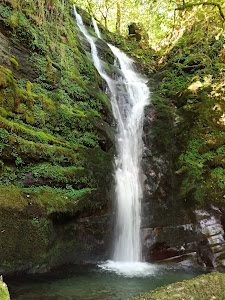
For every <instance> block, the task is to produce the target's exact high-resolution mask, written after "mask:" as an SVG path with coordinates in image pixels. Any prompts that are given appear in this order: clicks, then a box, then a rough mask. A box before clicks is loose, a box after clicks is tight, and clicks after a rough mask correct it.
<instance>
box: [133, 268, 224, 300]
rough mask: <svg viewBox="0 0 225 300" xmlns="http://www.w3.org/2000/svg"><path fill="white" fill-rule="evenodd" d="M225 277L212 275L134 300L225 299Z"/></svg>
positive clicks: (168, 287)
mask: <svg viewBox="0 0 225 300" xmlns="http://www.w3.org/2000/svg"><path fill="white" fill-rule="evenodd" d="M224 286H225V275H224V274H221V273H218V272H216V273H211V274H208V275H201V276H198V277H196V278H194V279H191V280H184V281H182V282H176V283H173V284H170V285H168V286H165V287H160V288H158V289H156V290H153V291H151V292H149V293H146V294H144V295H142V296H139V297H135V298H132V299H133V300H135V299H136V300H138V299H140V300H141V299H142V300H150V299H151V300H172V299H184V300H188V299H193V300H198V299H202V300H207V299H224V297H225V292H224Z"/></svg>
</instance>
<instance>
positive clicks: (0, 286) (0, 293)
mask: <svg viewBox="0 0 225 300" xmlns="http://www.w3.org/2000/svg"><path fill="white" fill-rule="evenodd" d="M0 298H1V300H10V296H9V291H8V288H7V285H6V284H5V283H4V282H2V281H1V282H0Z"/></svg>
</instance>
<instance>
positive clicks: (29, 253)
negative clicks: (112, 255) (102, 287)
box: [0, 1, 115, 273]
mask: <svg viewBox="0 0 225 300" xmlns="http://www.w3.org/2000/svg"><path fill="white" fill-rule="evenodd" d="M69 9H70V5H68V6H67V7H65V10H64V11H63V12H62V11H60V8H59V7H58V6H57V5H56V6H54V5H52V6H50V7H47V8H46V7H45V8H44V7H42V8H40V7H38V5H37V3H36V1H29V2H26V3H23V4H20V3H18V2H17V1H1V2H0V15H1V18H0V28H1V33H0V45H1V46H0V65H1V66H0V127H1V128H0V131H1V134H0V152H1V161H0V163H1V177H0V181H1V182H0V183H1V186H0V211H1V212H0V224H1V225H0V227H1V241H0V252H1V258H0V266H1V267H0V272H1V273H7V272H13V271H30V272H40V271H45V270H48V269H49V268H50V267H51V266H56V265H60V264H62V263H68V262H77V263H78V262H81V261H86V260H89V261H91V260H93V259H94V260H95V261H96V260H97V259H100V258H102V257H103V255H104V254H105V255H106V253H107V249H108V248H109V247H108V245H107V242H108V241H109V238H110V237H109V235H108V234H106V231H104V230H102V228H106V227H108V225H109V223H110V217H109V215H108V207H109V202H110V192H111V185H112V181H113V180H112V173H113V168H112V161H113V155H114V152H115V151H114V141H113V139H114V138H113V131H112V129H111V126H110V125H111V123H112V113H111V106H110V103H109V100H108V98H107V97H106V95H105V94H104V93H103V92H102V90H103V85H104V83H103V81H102V79H101V78H100V76H99V74H98V73H97V71H96V70H95V68H94V66H93V64H92V62H91V61H90V60H89V59H88V57H87V55H86V52H85V49H84V47H83V45H82V43H81V42H80V41H79V39H78V38H77V29H76V26H75V22H74V19H73V16H70V13H69ZM84 46H85V45H84Z"/></svg>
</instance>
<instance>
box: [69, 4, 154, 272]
mask: <svg viewBox="0 0 225 300" xmlns="http://www.w3.org/2000/svg"><path fill="white" fill-rule="evenodd" d="M74 13H75V17H76V21H77V25H78V27H79V28H80V30H81V32H82V33H83V34H84V36H85V37H86V39H87V40H88V42H89V43H90V46H91V54H92V59H93V62H94V65H95V67H96V69H97V70H98V72H99V74H100V75H101V76H102V78H103V79H104V80H105V81H106V83H107V85H108V88H109V91H110V98H111V105H112V109H113V114H114V118H115V120H116V122H117V131H116V140H117V153H118V154H117V157H116V159H115V165H116V170H115V182H116V188H115V189H116V191H115V192H116V225H115V232H116V234H115V235H116V237H115V243H114V252H113V257H112V260H110V261H108V262H106V263H104V264H102V265H101V267H102V268H103V269H107V270H113V271H115V272H117V273H120V274H124V275H131V276H132V275H134V276H136V275H138V274H139V275H140V274H142V273H145V275H148V274H151V273H152V272H153V269H154V268H153V267H152V266H151V265H149V264H146V263H143V262H142V254H141V252H142V247H141V241H140V226H141V199H142V186H141V181H140V175H141V174H140V173H141V167H140V162H141V157H142V150H143V142H142V128H143V118H144V107H145V105H147V104H148V101H149V89H148V87H147V85H146V83H145V79H144V78H143V77H141V76H140V75H139V74H137V73H136V72H135V71H134V68H133V61H132V60H131V59H130V58H129V57H128V56H127V55H125V54H124V53H123V52H122V51H120V50H119V49H117V48H116V47H114V46H112V45H110V44H108V46H109V47H110V49H111V50H112V52H113V54H114V55H115V57H116V61H115V64H116V66H117V67H118V69H119V71H118V74H120V75H119V76H118V78H116V79H115V78H111V77H109V75H108V74H107V73H106V71H105V69H104V63H102V61H101V60H100V59H99V56H98V51H97V48H96V45H95V40H96V38H94V37H93V36H92V35H90V34H89V33H88V32H87V30H86V28H85V26H84V24H83V21H82V18H81V16H80V15H79V14H78V13H77V12H76V8H75V6H74ZM92 21H93V25H94V28H95V32H96V34H97V36H98V37H99V38H100V39H101V35H100V32H99V29H98V26H97V24H96V22H95V20H94V19H92Z"/></svg>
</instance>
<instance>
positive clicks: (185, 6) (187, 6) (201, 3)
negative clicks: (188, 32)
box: [175, 1, 225, 21]
mask: <svg viewBox="0 0 225 300" xmlns="http://www.w3.org/2000/svg"><path fill="white" fill-rule="evenodd" d="M199 5H204V6H205V5H207V6H214V7H217V8H218V10H219V13H220V16H221V18H222V19H223V20H224V21H225V15H224V12H223V10H222V7H221V5H220V4H219V3H215V2H203V1H201V2H198V3H183V5H182V6H178V7H177V8H175V11H176V10H186V9H188V8H193V7H194V6H199Z"/></svg>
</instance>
